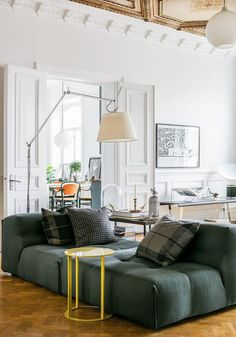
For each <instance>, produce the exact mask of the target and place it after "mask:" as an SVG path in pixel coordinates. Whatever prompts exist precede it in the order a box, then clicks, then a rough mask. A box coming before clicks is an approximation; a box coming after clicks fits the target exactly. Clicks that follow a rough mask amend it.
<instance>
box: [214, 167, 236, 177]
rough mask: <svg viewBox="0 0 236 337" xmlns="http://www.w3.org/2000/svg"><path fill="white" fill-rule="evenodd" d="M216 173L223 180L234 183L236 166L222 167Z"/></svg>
mask: <svg viewBox="0 0 236 337" xmlns="http://www.w3.org/2000/svg"><path fill="white" fill-rule="evenodd" d="M218 172H219V174H220V175H221V177H223V178H224V179H227V180H230V181H236V164H225V165H222V166H221V167H220V168H219V170H218Z"/></svg>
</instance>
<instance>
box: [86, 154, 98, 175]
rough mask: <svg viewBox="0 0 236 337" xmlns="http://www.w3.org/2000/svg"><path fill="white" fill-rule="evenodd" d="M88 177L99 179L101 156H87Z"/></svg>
mask: <svg viewBox="0 0 236 337" xmlns="http://www.w3.org/2000/svg"><path fill="white" fill-rule="evenodd" d="M88 175H89V179H92V178H93V179H101V157H91V158H89V171H88Z"/></svg>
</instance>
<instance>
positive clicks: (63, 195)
mask: <svg viewBox="0 0 236 337" xmlns="http://www.w3.org/2000/svg"><path fill="white" fill-rule="evenodd" d="M79 192H80V183H75V182H66V183H62V184H61V186H60V190H59V192H57V193H56V195H55V197H54V202H55V204H56V209H57V208H58V204H59V206H60V207H65V206H68V205H75V206H76V207H78V205H79Z"/></svg>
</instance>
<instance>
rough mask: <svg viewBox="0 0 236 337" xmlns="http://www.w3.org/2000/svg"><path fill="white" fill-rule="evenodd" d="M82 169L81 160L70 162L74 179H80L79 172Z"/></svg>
mask: <svg viewBox="0 0 236 337" xmlns="http://www.w3.org/2000/svg"><path fill="white" fill-rule="evenodd" d="M80 171H81V162H80V161H74V162H72V163H71V164H70V172H71V175H73V178H74V181H77V180H78V173H79V172H80Z"/></svg>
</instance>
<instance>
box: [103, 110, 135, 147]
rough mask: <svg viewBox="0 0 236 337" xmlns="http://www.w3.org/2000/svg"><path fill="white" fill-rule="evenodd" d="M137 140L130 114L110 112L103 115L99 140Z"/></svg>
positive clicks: (109, 141) (108, 141)
mask: <svg viewBox="0 0 236 337" xmlns="http://www.w3.org/2000/svg"><path fill="white" fill-rule="evenodd" d="M134 140H137V135H136V132H135V128H134V125H133V122H132V120H131V117H130V114H129V113H125V112H109V113H105V114H104V115H103V117H102V120H101V124H100V129H99V133H98V137H97V141H98V142H107V143H113V142H129V141H134Z"/></svg>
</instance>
